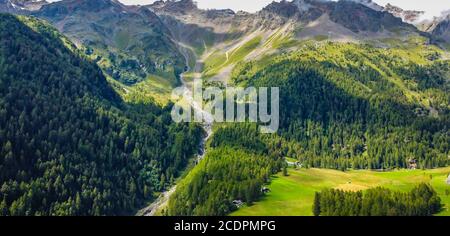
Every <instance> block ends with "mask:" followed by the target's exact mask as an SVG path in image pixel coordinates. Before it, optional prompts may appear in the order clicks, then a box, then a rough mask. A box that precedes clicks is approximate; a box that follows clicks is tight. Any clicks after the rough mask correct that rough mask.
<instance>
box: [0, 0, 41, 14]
mask: <svg viewBox="0 0 450 236" xmlns="http://www.w3.org/2000/svg"><path fill="white" fill-rule="evenodd" d="M46 4H48V2H47V1H45V0H0V12H8V13H14V14H24V13H27V12H31V11H37V10H39V9H41V7H42V6H44V5H46Z"/></svg>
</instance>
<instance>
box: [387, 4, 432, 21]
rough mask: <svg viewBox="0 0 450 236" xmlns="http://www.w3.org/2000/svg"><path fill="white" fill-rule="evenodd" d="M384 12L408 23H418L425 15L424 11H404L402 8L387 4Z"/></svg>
mask: <svg viewBox="0 0 450 236" xmlns="http://www.w3.org/2000/svg"><path fill="white" fill-rule="evenodd" d="M383 10H384V11H387V12H389V13H391V14H392V15H394V16H396V17H399V18H402V20H403V21H404V22H407V23H411V24H413V23H417V22H418V21H419V20H420V17H421V16H422V15H423V14H425V12H424V11H413V10H403V9H402V8H400V7H397V6H394V5H391V4H389V3H388V4H387V5H386V6H385V7H384V9H383Z"/></svg>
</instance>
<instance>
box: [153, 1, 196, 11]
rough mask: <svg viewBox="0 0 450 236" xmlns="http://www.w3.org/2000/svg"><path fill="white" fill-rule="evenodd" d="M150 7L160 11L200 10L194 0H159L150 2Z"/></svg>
mask: <svg viewBox="0 0 450 236" xmlns="http://www.w3.org/2000/svg"><path fill="white" fill-rule="evenodd" d="M149 7H150V8H152V9H156V10H159V11H165V12H171V13H180V14H186V13H187V12H191V11H195V10H198V7H197V3H196V2H194V1H193V0H166V1H164V0H159V1H156V2H154V3H153V4H150V5H149Z"/></svg>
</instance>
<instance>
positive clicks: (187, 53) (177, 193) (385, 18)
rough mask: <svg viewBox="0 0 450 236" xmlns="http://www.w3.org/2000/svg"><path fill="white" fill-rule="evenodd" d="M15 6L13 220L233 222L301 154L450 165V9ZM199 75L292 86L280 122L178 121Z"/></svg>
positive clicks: (384, 165) (366, 162) (1, 66)
mask: <svg viewBox="0 0 450 236" xmlns="http://www.w3.org/2000/svg"><path fill="white" fill-rule="evenodd" d="M0 11H2V12H6V14H4V13H1V14H0V35H1V37H0V72H1V73H0V77H1V80H0V94H1V96H0V185H1V188H0V215H123V214H134V213H135V212H136V211H138V210H139V209H140V208H141V207H144V205H145V204H146V203H148V202H150V201H152V202H154V204H152V205H150V206H149V208H151V209H149V210H148V212H151V213H154V212H158V213H159V214H164V215H227V214H230V213H231V212H233V211H235V210H237V208H238V207H239V206H236V204H235V202H245V203H247V205H251V204H252V203H253V202H255V201H258V200H260V199H261V196H262V194H263V193H262V191H261V189H264V188H265V186H266V185H268V184H270V179H271V178H270V177H271V176H272V175H273V174H277V173H278V172H281V171H283V173H284V174H285V176H288V173H287V164H289V163H291V164H292V163H300V164H301V166H302V167H306V168H328V169H337V170H341V171H347V170H349V169H355V170H359V169H370V170H382V171H385V170H392V169H408V168H422V169H432V168H438V167H444V166H448V165H449V164H450V159H449V153H450V151H449V150H450V147H449V143H450V135H449V127H450V51H449V49H450V48H449V43H450V39H449V25H450V24H449V16H448V15H444V16H442V17H439V18H435V19H434V20H433V21H429V22H417V19H419V15H420V14H421V12H420V11H405V10H402V9H400V8H398V7H395V6H393V5H387V6H385V7H383V6H379V5H377V4H376V3H374V2H372V1H370V0H341V1H337V2H335V1H323V0H293V1H285V0H283V1H280V2H272V3H271V4H268V5H267V6H266V7H264V8H263V9H262V10H260V11H258V12H256V13H248V12H243V11H238V12H235V11H233V10H230V9H222V10H217V9H200V8H198V7H197V5H196V4H195V2H194V1H192V0H177V1H174V0H169V1H156V2H154V3H153V4H150V5H145V6H128V5H124V4H122V3H121V2H119V1H117V0H63V1H59V2H53V3H48V2H44V1H32V0H29V1H26V0H22V1H19V0H0ZM192 79H203V82H204V83H205V84H206V85H213V86H215V87H220V88H223V87H225V86H227V85H232V86H236V87H250V86H251V87H278V88H280V110H279V112H280V117H279V118H280V120H279V121H280V123H279V130H278V131H277V132H276V133H274V134H261V133H260V132H259V130H258V128H257V124H252V123H215V124H212V126H213V127H208V128H210V129H211V133H209V132H208V131H209V130H206V129H207V127H206V126H205V127H203V128H205V130H204V131H206V132H204V131H202V127H201V124H195V123H189V124H184V123H180V124H177V123H175V122H173V121H172V119H171V110H172V106H173V103H174V102H176V100H173V99H172V98H171V96H170V95H171V92H172V89H173V88H175V87H177V86H183V88H186V89H188V88H189V86H190V85H191V81H192ZM206 133H208V134H210V135H206ZM199 147H200V148H199ZM199 149H200V150H199ZM205 151H207V152H206V153H205ZM296 165H297V164H296ZM184 171H186V172H184ZM184 173H186V174H184ZM178 178H180V179H181V180H178ZM427 178H428V177H427ZM175 184H176V185H177V187H176V188H171V187H172V186H173V185H175ZM316 188H318V187H317V186H316V187H314V189H316ZM160 192H164V193H163V194H162V197H161V198H159V199H157V200H156V199H155V197H156V196H157V194H158V193H160ZM311 193H313V194H314V192H311ZM439 194H442V193H440V192H439ZM308 199H312V196H309V197H308ZM237 200H239V201H237ZM447 200H448V199H447V198H444V201H447ZM445 204H450V202H448V201H447V202H445ZM158 207H161V209H156V208H158ZM162 208H164V209H162ZM145 212H147V210H145ZM433 212H434V211H433Z"/></svg>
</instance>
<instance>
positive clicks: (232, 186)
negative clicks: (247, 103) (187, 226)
mask: <svg viewBox="0 0 450 236" xmlns="http://www.w3.org/2000/svg"><path fill="white" fill-rule="evenodd" d="M218 133H219V134H220V135H215V136H214V137H213V140H212V141H211V143H212V144H211V147H213V148H212V149H211V150H210V151H208V153H207V155H206V157H205V159H204V160H203V161H201V162H200V164H199V165H198V166H196V167H195V168H194V170H192V171H191V173H189V175H188V176H187V177H186V178H185V179H183V181H182V182H181V183H180V184H179V185H178V186H177V191H176V192H175V194H174V195H173V196H172V198H171V199H170V204H169V207H168V211H167V212H166V214H168V215H200V216H210V215H219V216H220V215H226V214H228V213H230V212H231V211H233V210H235V209H236V205H235V204H233V201H235V200H238V201H243V202H246V203H248V204H252V203H253V202H254V201H256V200H258V199H259V197H260V196H261V189H262V187H263V186H264V184H265V183H267V181H269V179H270V176H271V175H272V174H274V173H277V172H278V171H280V170H281V167H282V166H283V164H282V163H283V159H282V158H281V156H280V155H278V153H277V150H276V149H273V148H272V147H271V145H269V143H266V142H265V141H264V138H263V137H261V136H260V135H259V133H258V129H257V127H256V126H253V125H242V126H239V127H234V128H230V127H223V128H220V129H219V131H218Z"/></svg>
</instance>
